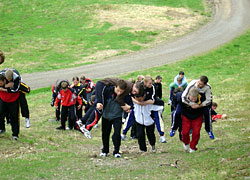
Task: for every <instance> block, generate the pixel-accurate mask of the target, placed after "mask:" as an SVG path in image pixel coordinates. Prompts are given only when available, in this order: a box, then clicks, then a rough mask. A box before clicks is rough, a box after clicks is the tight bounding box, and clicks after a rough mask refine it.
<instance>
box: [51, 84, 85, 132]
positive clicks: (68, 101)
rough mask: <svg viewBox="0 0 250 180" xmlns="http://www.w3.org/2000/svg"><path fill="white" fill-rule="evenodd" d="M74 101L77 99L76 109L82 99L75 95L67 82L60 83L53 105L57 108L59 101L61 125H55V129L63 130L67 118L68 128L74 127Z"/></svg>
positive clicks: (80, 104)
mask: <svg viewBox="0 0 250 180" xmlns="http://www.w3.org/2000/svg"><path fill="white" fill-rule="evenodd" d="M76 101H78V103H79V106H78V107H77V108H78V109H80V108H81V106H82V99H81V98H80V97H79V96H76V94H75V93H74V90H73V89H71V88H69V83H68V82H67V81H64V82H62V83H61V89H60V90H59V91H58V95H57V98H56V102H55V107H56V108H58V103H59V102H61V105H62V110H61V126H59V127H57V128H56V129H57V130H65V129H66V128H65V124H66V121H67V118H68V119H69V127H68V128H69V129H73V128H74V129H76V126H75V122H76V109H75V108H76V107H75V104H76Z"/></svg>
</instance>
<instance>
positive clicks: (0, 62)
mask: <svg viewBox="0 0 250 180" xmlns="http://www.w3.org/2000/svg"><path fill="white" fill-rule="evenodd" d="M4 60H5V56H4V53H3V51H1V50H0V64H3V63H4Z"/></svg>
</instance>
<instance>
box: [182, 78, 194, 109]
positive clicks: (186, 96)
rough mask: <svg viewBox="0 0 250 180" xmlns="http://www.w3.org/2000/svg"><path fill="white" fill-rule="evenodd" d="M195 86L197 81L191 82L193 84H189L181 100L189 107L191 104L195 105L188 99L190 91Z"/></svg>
mask: <svg viewBox="0 0 250 180" xmlns="http://www.w3.org/2000/svg"><path fill="white" fill-rule="evenodd" d="M194 86H195V81H191V82H190V83H189V84H188V86H187V88H186V89H185V91H184V92H183V93H182V96H181V100H182V102H183V103H184V104H187V105H190V106H191V104H194V103H192V102H191V101H190V100H189V99H188V94H189V91H190V89H191V88H192V87H194Z"/></svg>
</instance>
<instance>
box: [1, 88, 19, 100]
mask: <svg viewBox="0 0 250 180" xmlns="http://www.w3.org/2000/svg"><path fill="white" fill-rule="evenodd" d="M18 98H19V91H17V92H15V93H7V92H4V91H0V99H2V100H3V101H4V102H7V103H11V102H15V101H16V100H17V99H18Z"/></svg>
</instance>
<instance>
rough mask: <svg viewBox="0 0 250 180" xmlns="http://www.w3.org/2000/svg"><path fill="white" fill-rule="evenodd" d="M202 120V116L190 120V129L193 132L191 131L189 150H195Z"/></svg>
mask: <svg viewBox="0 0 250 180" xmlns="http://www.w3.org/2000/svg"><path fill="white" fill-rule="evenodd" d="M202 119H203V115H201V116H200V117H198V118H196V119H194V120H192V126H191V128H192V129H193V131H192V140H191V142H190V148H191V149H193V150H197V148H196V145H197V144H198V142H199V139H200V130H201V126H202Z"/></svg>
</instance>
